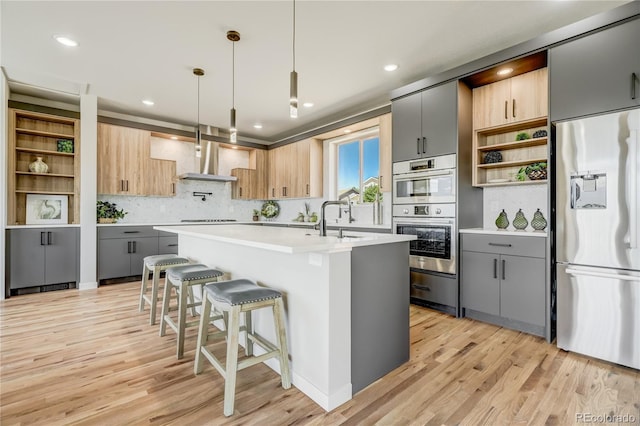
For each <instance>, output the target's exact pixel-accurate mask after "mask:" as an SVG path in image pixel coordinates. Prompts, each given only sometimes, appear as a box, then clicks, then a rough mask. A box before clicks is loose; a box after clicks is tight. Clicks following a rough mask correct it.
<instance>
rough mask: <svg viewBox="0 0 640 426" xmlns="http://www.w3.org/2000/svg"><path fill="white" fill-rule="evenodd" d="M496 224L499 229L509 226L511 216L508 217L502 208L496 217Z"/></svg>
mask: <svg viewBox="0 0 640 426" xmlns="http://www.w3.org/2000/svg"><path fill="white" fill-rule="evenodd" d="M496 226H497V227H498V229H507V226H509V218H507V213H506V212H505V211H504V209H502V211H501V212H500V214H499V215H498V217H497V218H496Z"/></svg>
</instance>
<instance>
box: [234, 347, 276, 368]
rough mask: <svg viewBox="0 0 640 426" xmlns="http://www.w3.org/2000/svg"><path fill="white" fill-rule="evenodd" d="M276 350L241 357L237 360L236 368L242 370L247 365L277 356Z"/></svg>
mask: <svg viewBox="0 0 640 426" xmlns="http://www.w3.org/2000/svg"><path fill="white" fill-rule="evenodd" d="M278 353H279V352H278V350H277V349H276V350H275V351H271V352H267V353H265V354H262V355H258V356H252V357H249V358H245V359H242V360H240V361H238V370H242V369H244V368H247V367H251V366H252V365H256V364H260V363H261V362H263V361H266V360H268V359H271V358H274V357H277V356H278Z"/></svg>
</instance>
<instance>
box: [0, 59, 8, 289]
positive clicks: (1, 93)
mask: <svg viewBox="0 0 640 426" xmlns="http://www.w3.org/2000/svg"><path fill="white" fill-rule="evenodd" d="M0 100H1V101H0V102H1V104H0V123H2V126H0V128H1V129H2V131H0V153H2V155H0V200H1V202H0V206H2V207H1V208H0V300H3V299H4V292H5V285H6V283H5V280H4V276H5V275H4V274H5V268H6V266H5V261H4V260H5V254H6V252H5V250H6V249H5V238H4V236H5V228H6V225H7V181H6V180H7V156H8V152H7V148H8V141H7V137H8V130H7V129H8V127H9V126H8V124H9V123H8V108H7V102H8V101H9V86H8V83H7V78H6V77H5V75H4V72H2V71H0Z"/></svg>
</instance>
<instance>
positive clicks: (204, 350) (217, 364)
mask: <svg viewBox="0 0 640 426" xmlns="http://www.w3.org/2000/svg"><path fill="white" fill-rule="evenodd" d="M200 353H202V355H204V357H205V358H207V359H208V360H209V362H210V363H211V364H212V365H213V366H214V367H215V368H216V370H218V373H220V374H221V375H222V377H224V379H225V380H226V378H227V371H226V370H225V368H224V367H223V366H222V363H220V361H219V360H218V358H216V356H215V355H214V354H212V353H211V352H209V349H207V348H205V347H204V346H203V347H201V348H200Z"/></svg>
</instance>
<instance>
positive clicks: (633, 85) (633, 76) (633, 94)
mask: <svg viewBox="0 0 640 426" xmlns="http://www.w3.org/2000/svg"><path fill="white" fill-rule="evenodd" d="M637 79H638V76H637V75H636V73H635V72H632V73H631V99H634V100H635V99H636V80H637Z"/></svg>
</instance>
